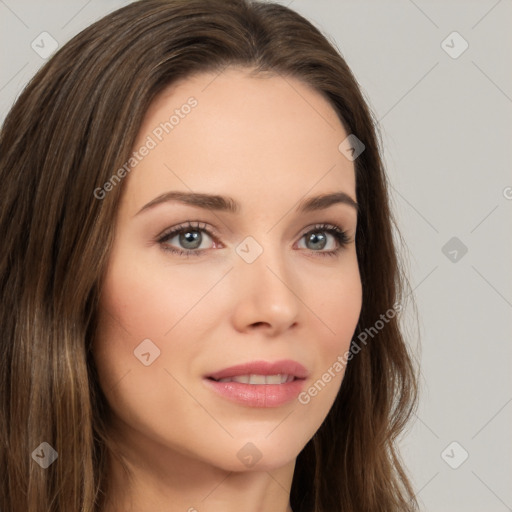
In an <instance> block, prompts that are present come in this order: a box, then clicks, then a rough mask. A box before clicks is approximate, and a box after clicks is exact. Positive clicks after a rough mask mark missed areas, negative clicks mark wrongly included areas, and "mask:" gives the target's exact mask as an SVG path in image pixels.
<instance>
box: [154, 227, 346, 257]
mask: <svg viewBox="0 0 512 512" xmlns="http://www.w3.org/2000/svg"><path fill="white" fill-rule="evenodd" d="M204 234H206V236H207V237H208V238H210V239H212V240H213V239H215V236H214V235H213V234H212V233H211V232H210V231H209V230H208V229H207V225H206V224H205V223H203V224H202V225H201V223H199V222H191V221H188V222H186V223H184V224H181V225H179V226H176V227H174V228H172V229H171V230H170V231H167V232H165V233H164V234H163V235H161V236H160V237H159V238H158V239H157V242H158V243H159V244H160V245H161V247H162V249H163V250H165V251H169V252H171V253H173V254H177V255H179V256H186V257H188V256H201V255H203V254H204V253H205V252H206V251H207V250H208V248H202V249H201V248H200V247H201V245H202V243H203V242H204ZM329 236H330V237H332V238H333V239H334V242H335V245H336V247H335V248H333V249H330V250H327V251H325V250H323V249H324V248H325V247H326V245H327V244H328V242H329V238H328V237H329ZM173 238H177V241H176V242H174V244H179V245H181V247H182V248H181V249H180V248H179V247H176V246H175V245H173V244H171V243H170V241H171V240H172V239H173ZM303 238H306V244H311V245H312V246H313V248H308V247H307V248H308V249H309V250H310V252H312V253H315V254H318V255H320V256H336V255H337V254H338V253H339V251H340V250H341V249H343V248H344V247H345V246H346V245H347V244H348V243H349V242H350V238H349V236H348V235H347V233H346V232H345V231H343V230H342V229H341V228H339V227H338V226H334V225H332V224H318V225H316V226H313V227H312V228H310V229H309V230H308V231H307V232H305V233H304V234H303V235H302V236H301V237H300V239H301V240H302V239H303Z"/></svg>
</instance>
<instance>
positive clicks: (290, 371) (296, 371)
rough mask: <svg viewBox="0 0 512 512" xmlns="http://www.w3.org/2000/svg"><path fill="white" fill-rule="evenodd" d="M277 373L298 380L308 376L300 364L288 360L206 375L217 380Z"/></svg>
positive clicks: (259, 363) (245, 366) (254, 362)
mask: <svg viewBox="0 0 512 512" xmlns="http://www.w3.org/2000/svg"><path fill="white" fill-rule="evenodd" d="M278 373H280V374H287V375H293V376H294V377H296V378H298V379H305V378H306V377H307V376H308V371H307V370H306V368H304V366H302V365H301V364H300V363H297V362H296V361H291V360H290V359H283V360H282V361H275V362H274V363H267V362H266V361H253V362H251V363H245V364H239V365H237V366H230V367H229V368H224V370H220V371H218V372H215V373H212V374H211V375H208V378H212V379H215V380H219V379H225V378H229V377H236V376H237V375H250V374H254V375H277V374H278Z"/></svg>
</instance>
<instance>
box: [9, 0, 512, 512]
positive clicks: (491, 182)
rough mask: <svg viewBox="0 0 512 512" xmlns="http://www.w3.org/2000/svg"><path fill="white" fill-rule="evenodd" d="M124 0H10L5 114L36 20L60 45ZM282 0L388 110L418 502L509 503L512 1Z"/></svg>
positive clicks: (494, 509) (25, 66)
mask: <svg viewBox="0 0 512 512" xmlns="http://www.w3.org/2000/svg"><path fill="white" fill-rule="evenodd" d="M127 3H129V2H127V1H125V2H123V1H121V0H117V1H116V0H103V1H100V0H89V1H87V0H66V1H59V2H57V1H46V2H41V1H28V0H25V1H16V0H0V28H1V30H0V38H1V50H0V51H1V66H0V69H1V75H0V115H1V119H2V120H3V118H4V117H5V115H6V113H7V111H8V109H9V108H10V106H11V105H12V103H13V101H14V100H15V99H16V97H17V96H18V94H19V93H20V91H21V90H22V88H23V87H24V85H25V84H26V83H27V81H28V80H29V78H30V77H31V76H33V74H34V73H35V72H36V70H37V69H38V68H39V67H40V66H41V65H42V64H43V63H44V59H43V58H41V57H40V56H39V55H38V54H37V53H36V52H35V51H34V50H33V49H32V48H31V43H32V41H34V40H37V39H36V38H37V37H38V36H39V34H41V32H43V31H46V32H48V33H50V34H51V36H52V37H53V38H54V39H55V40H56V41H57V42H58V43H59V45H60V46H61V45H62V44H64V43H65V42H66V41H67V40H68V39H69V38H70V37H71V36H73V35H75V34H76V33H77V32H79V31H80V30H81V29H82V28H85V27H86V26H87V25H89V24H90V23H92V22H93V21H95V20H97V19H98V18H100V17H102V16H103V15H105V14H107V13H108V12H109V11H112V10H114V9H116V8H118V7H121V6H123V5H126V4H127ZM280 3H283V4H285V5H289V6H290V7H291V8H293V9H295V10H296V11H298V12H299V13H301V14H303V15H304V16H306V17H307V18H308V19H310V20H311V21H313V23H315V24H316V25H317V26H318V27H319V28H320V29H322V30H323V31H324V33H327V34H328V36H329V38H330V39H331V41H333V42H334V43H335V44H336V45H337V47H338V48H339V50H340V51H341V53H342V54H343V56H344V57H345V59H346V60H347V62H348V64H349V66H350V67H351V68H352V70H353V71H354V73H355V75H356V77H357V79H358V81H359V83H360V85H361V87H362V89H363V92H364V94H365V96H366V98H367V100H368V102H369V105H370V107H371V109H372V111H373V112H374V114H375V117H376V119H378V121H379V129H380V130H381V134H382V139H383V144H384V158H385V162H386V164H387V170H388V173H389V176H390V180H391V183H392V189H391V191H392V196H393V197H392V199H393V206H394V209H395V212H396V215H397V219H398V222H399V226H400V231H401V233H402V235H403V237H404V239H405V241H406V247H404V249H403V255H404V258H405V260H406V262H408V272H409V279H410V283H411V286H412V288H414V297H415V301H416V304H417V308H418V312H419V324H416V323H415V321H414V316H413V313H414V310H413V309H412V307H411V306H408V307H407V309H406V315H405V321H404V322H405V324H406V325H405V327H407V330H408V332H409V333H410V343H411V346H412V347H413V350H414V351H415V353H416V354H417V358H418V359H419V360H420V361H421V402H420V407H419V409H418V413H417V415H416V417H415V418H414V421H413V422H412V423H411V426H410V430H409V431H408V432H407V433H406V434H405V435H404V436H403V437H402V439H401V447H402V453H403V457H404V459H405V462H406V464H407V466H408V467H409V470H410V472H411V476H412V479H413V483H414V486H415V490H416V492H417V495H418V497H419V500H420V502H421V503H422V508H423V510H425V511H429V512H430V511H432V512H434V511H435V512H443V511H450V512H458V511H460V512H462V511H464V512H477V511H478V512H481V511H483V510H485V511H486V512H501V511H506V510H512V508H511V507H512V487H511V486H510V481H511V476H512V456H511V455H512V441H511V439H512V436H511V435H510V432H511V428H510V427H511V425H512V403H511V401H512V386H511V380H512V377H511V371H510V366H511V365H510V363H511V359H512V357H511V356H512V346H511V343H510V339H511V333H512V329H511V324H512V321H511V320H512V315H511V308H512V279H511V272H510V265H511V263H512V244H511V233H512V230H511V218H512V217H511V212H512V188H507V187H512V175H511V173H510V164H511V161H512V158H511V156H512V155H511V153H512V149H511V148H512V144H511V131H512V130H511V125H512V116H511V113H512V73H511V66H510V62H512V58H511V57H512V55H511V54H512V45H511V42H512V30H511V27H510V20H512V2H511V1H510V0H500V1H496V0H481V1H474V0H473V1H458V2H456V1H432V0H428V1H427V0H415V1H412V0H396V1H391V0H387V1H382V2H380V3H378V2H376V1H368V0H366V1H348V0H336V1H335V0H320V1H318V0H316V1H314V2H313V1H312V0H292V1H290V0H286V1H285V0H281V1H280ZM454 31H456V32H458V33H459V34H460V35H461V36H462V38H463V39H464V40H465V41H467V43H468V44H469V47H468V48H467V50H466V51H465V52H463V53H462V54H461V55H460V56H458V57H457V58H452V57H451V56H450V55H449V54H448V53H447V51H445V49H446V50H448V51H450V52H452V53H453V52H457V51H459V50H460V49H461V48H462V46H461V42H462V40H460V39H457V37H458V36H455V38H454V36H450V37H449V38H448V39H447V40H446V42H445V43H444V44H443V41H444V40H445V39H446V38H447V37H448V36H449V35H450V34H451V33H452V32H454ZM0 186H1V184H0ZM453 237H456V239H457V240H455V241H453V240H452V242H450V243H449V244H448V246H446V247H445V244H447V243H448V242H449V241H450V240H451V239H452V238H453ZM443 247H444V249H443ZM464 247H466V248H467V253H465V254H464ZM454 251H455V252H454ZM418 334H419V337H420V339H421V351H420V346H419V345H418V342H417V339H418ZM507 432H508V435H507ZM453 442H456V443H457V444H455V445H453V444H451V443H453ZM466 452H467V454H468V458H467V459H466V460H465V461H464V462H463V463H461V462H462V461H463V458H464V456H465V453H466ZM459 464H460V465H459ZM457 466H458V467H457Z"/></svg>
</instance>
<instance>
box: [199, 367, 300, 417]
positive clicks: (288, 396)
mask: <svg viewBox="0 0 512 512" xmlns="http://www.w3.org/2000/svg"><path fill="white" fill-rule="evenodd" d="M277 374H281V375H283V374H286V375H290V376H293V380H291V381H289V382H285V383H283V384H244V383H240V382H218V380H219V379H225V378H231V377H237V376H240V375H277ZM307 376H308V371H307V370H306V368H304V366H302V365H301V364H300V363H297V362H296V361H291V360H282V361H276V362H274V363H268V362H266V361H254V362H251V363H246V364H241V365H237V366H231V367H229V368H225V369H224V370H221V371H218V372H215V373H212V374H211V375H208V376H207V377H206V378H205V379H203V382H204V384H205V385H206V386H207V387H208V388H209V389H211V390H213V391H214V392H216V393H218V394H219V395H221V396H223V397H224V398H227V399H228V400H230V401H233V402H236V403H238V404H241V405H245V406H248V407H279V406H281V405H284V404H286V403H288V402H290V401H291V400H293V399H295V398H297V396H298V394H299V393H300V392H301V391H302V389H303V387H304V382H305V379H306V377H307Z"/></svg>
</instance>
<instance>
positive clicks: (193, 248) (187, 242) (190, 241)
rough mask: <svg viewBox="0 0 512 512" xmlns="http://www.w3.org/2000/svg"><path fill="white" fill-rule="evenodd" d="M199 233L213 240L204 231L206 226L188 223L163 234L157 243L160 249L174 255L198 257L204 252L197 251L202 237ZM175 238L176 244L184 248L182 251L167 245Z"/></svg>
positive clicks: (209, 234) (210, 235) (202, 250)
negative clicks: (176, 239)
mask: <svg viewBox="0 0 512 512" xmlns="http://www.w3.org/2000/svg"><path fill="white" fill-rule="evenodd" d="M201 233H206V235H207V236H208V237H210V238H213V235H212V234H211V233H210V231H208V230H207V229H206V224H203V226H201V225H200V223H195V224H194V223H193V222H190V221H189V222H187V223H185V224H182V225H180V226H177V227H175V228H173V229H172V230H171V231H168V232H166V233H164V234H163V235H162V236H161V237H160V238H159V239H158V243H160V244H161V246H162V249H164V250H165V251H169V252H172V253H174V254H179V255H181V256H200V255H201V254H202V253H203V252H204V251H205V250H206V249H201V250H198V249H199V247H200V246H201V243H202V242H203V235H202V234H201ZM175 237H178V242H179V243H180V244H182V246H183V247H184V248H183V249H179V248H176V247H174V246H172V245H169V242H170V240H172V239H173V238H175Z"/></svg>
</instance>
